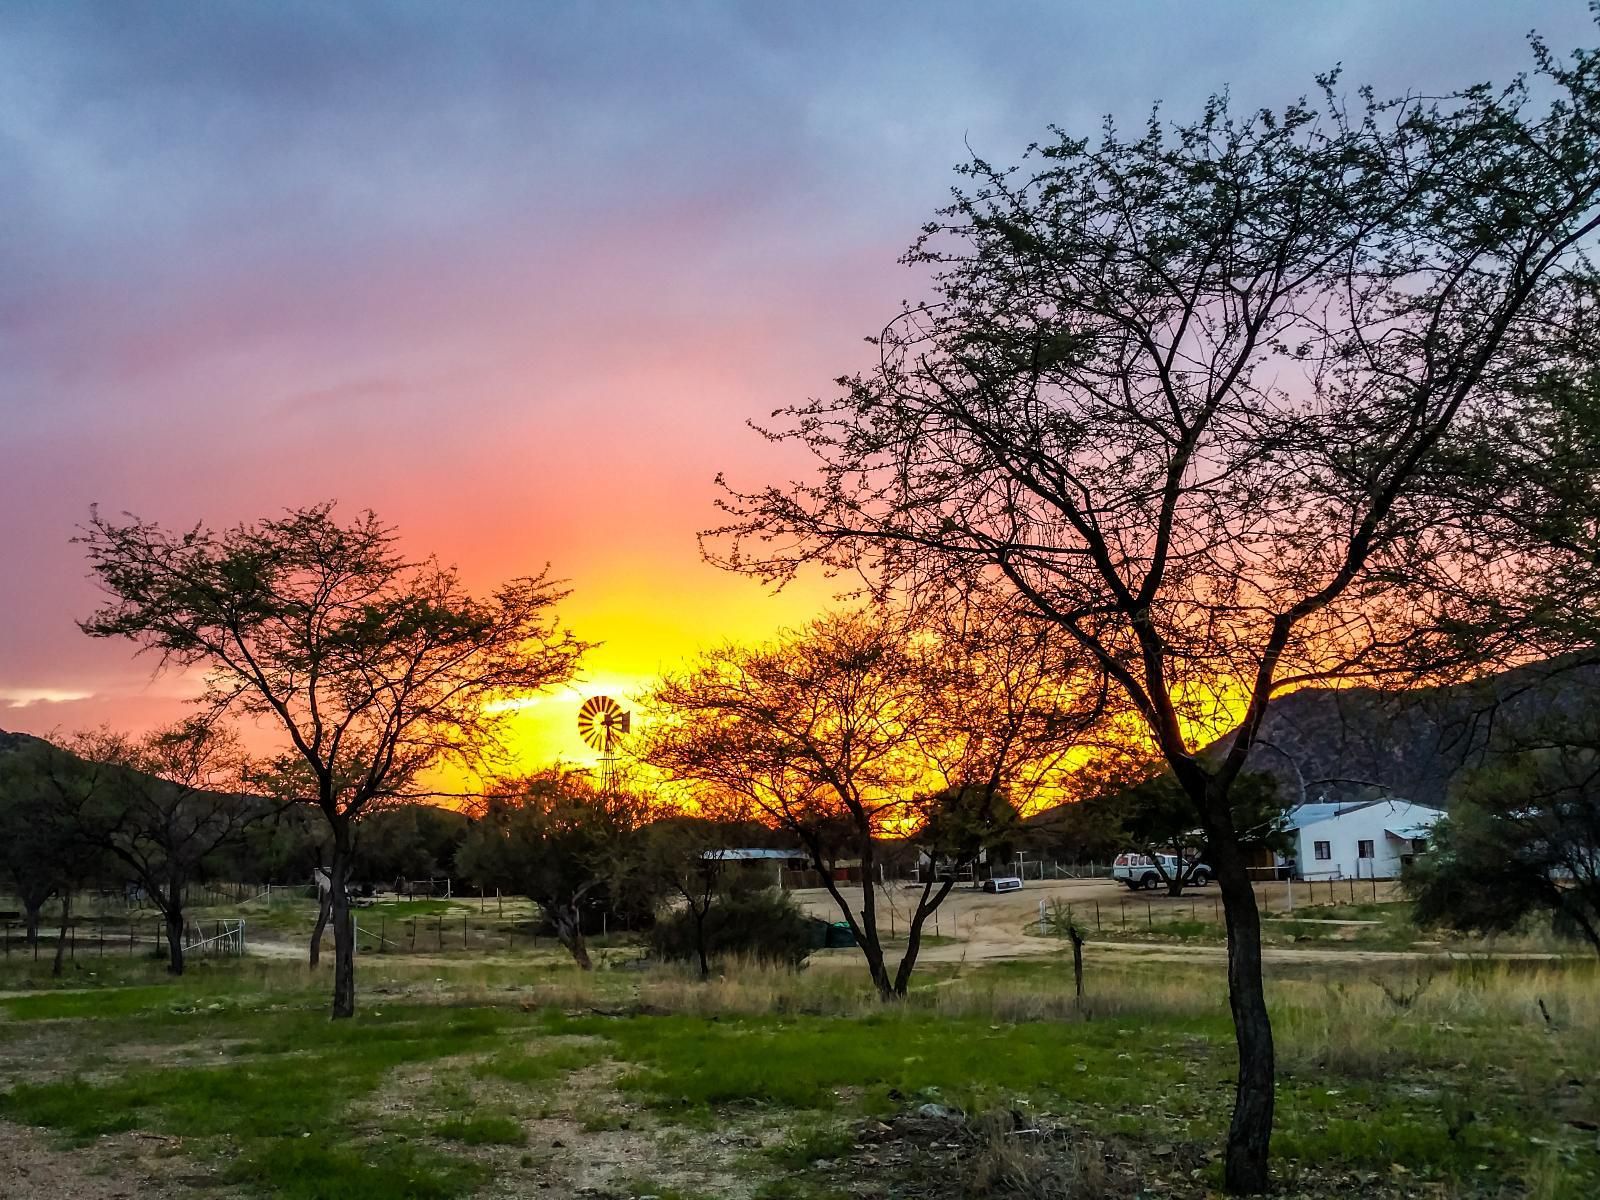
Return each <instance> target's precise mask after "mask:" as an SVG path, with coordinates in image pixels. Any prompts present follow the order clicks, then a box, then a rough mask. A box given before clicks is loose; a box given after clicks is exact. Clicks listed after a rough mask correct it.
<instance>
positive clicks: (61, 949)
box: [50, 888, 72, 976]
mask: <svg viewBox="0 0 1600 1200" xmlns="http://www.w3.org/2000/svg"><path fill="white" fill-rule="evenodd" d="M71 921H72V889H71V888H63V889H62V892H61V931H60V932H59V933H58V934H57V935H56V960H55V962H54V963H53V964H51V967H50V974H52V975H55V976H59V975H60V974H61V956H62V955H63V954H65V953H66V952H67V927H68V925H70V924H71Z"/></svg>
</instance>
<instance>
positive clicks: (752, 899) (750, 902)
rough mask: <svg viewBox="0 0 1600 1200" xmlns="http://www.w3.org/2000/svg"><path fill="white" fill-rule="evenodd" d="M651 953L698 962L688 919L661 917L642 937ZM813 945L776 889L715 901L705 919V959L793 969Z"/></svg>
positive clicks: (804, 921)
mask: <svg viewBox="0 0 1600 1200" xmlns="http://www.w3.org/2000/svg"><path fill="white" fill-rule="evenodd" d="M647 942H648V944H649V946H650V949H651V952H652V953H654V954H656V955H657V956H658V957H660V958H664V959H671V960H676V961H681V962H696V961H698V959H699V946H698V945H697V931H696V928H695V921H694V916H693V914H692V913H690V912H688V911H687V910H683V909H679V910H676V911H674V912H672V913H671V914H669V915H667V916H664V917H662V918H661V919H660V920H658V921H657V922H656V924H655V927H654V928H653V929H652V930H651V931H650V932H649V934H648V935H647ZM812 945H813V939H812V931H811V922H810V920H809V919H808V918H807V917H806V915H805V914H804V913H803V912H801V911H800V908H799V906H798V905H796V904H795V902H794V901H793V900H791V899H790V898H789V896H788V895H787V894H786V893H784V892H781V891H777V890H776V889H771V888H769V889H767V890H765V891H754V892H744V893H737V894H733V895H727V894H724V895H720V896H718V897H717V898H716V900H715V901H714V902H713V903H712V905H711V907H710V909H709V910H708V911H707V912H706V916H705V951H706V957H707V958H708V959H721V958H729V957H744V958H753V959H757V960H760V961H763V962H777V963H786V964H788V965H791V966H794V965H798V964H799V963H801V962H803V961H804V960H805V957H806V955H807V954H808V953H810V951H811V947H812Z"/></svg>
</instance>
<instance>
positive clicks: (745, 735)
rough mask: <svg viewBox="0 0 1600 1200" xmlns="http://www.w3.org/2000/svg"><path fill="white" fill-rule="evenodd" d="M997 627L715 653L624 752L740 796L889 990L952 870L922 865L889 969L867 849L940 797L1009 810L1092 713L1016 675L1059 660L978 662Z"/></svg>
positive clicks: (898, 618)
mask: <svg viewBox="0 0 1600 1200" xmlns="http://www.w3.org/2000/svg"><path fill="white" fill-rule="evenodd" d="M1007 632H1008V630H1007V628H1005V627H988V628H987V630H986V631H985V633H984V634H983V636H982V637H980V636H979V635H978V633H977V632H976V628H975V627H974V628H973V629H971V630H969V631H967V632H966V633H964V634H959V635H957V634H953V633H952V632H951V630H949V629H948V628H946V629H943V630H941V629H940V628H938V627H937V626H935V627H934V628H931V629H930V628H928V627H926V626H924V627H921V628H919V627H918V626H916V625H913V624H910V623H909V622H908V620H907V619H906V618H905V617H904V616H903V615H900V614H894V613H890V612H886V611H877V610H869V611H864V612H856V613H844V614H838V615H834V616H830V617H826V618H823V619H820V620H817V621H813V622H812V623H811V624H810V625H808V626H806V627H805V628H804V629H802V630H800V631H799V632H797V633H794V634H791V635H788V636H786V637H784V638H782V639H780V640H779V641H777V642H775V643H773V644H770V645H766V646H760V647H737V646H726V647H722V648H720V649H718V650H713V651H710V652H708V653H706V654H704V655H702V656H701V658H700V660H699V662H698V663H697V664H696V665H695V666H694V667H693V668H692V669H691V670H689V671H688V672H686V673H683V674H680V675H670V676H667V677H666V678H665V679H663V680H662V682H661V683H660V684H659V685H658V686H657V687H656V689H655V690H654V692H652V694H651V696H650V699H649V703H650V705H651V707H652V708H653V709H654V710H655V711H656V713H657V714H658V719H657V720H656V721H654V722H653V723H652V725H651V727H650V729H649V732H648V734H647V737H646V739H645V741H644V743H643V745H642V746H641V747H640V749H639V753H640V756H641V757H642V758H643V759H644V760H645V761H647V762H649V763H650V764H652V765H653V766H655V767H657V768H658V769H660V770H662V771H664V772H665V773H666V774H667V775H668V776H670V777H671V778H673V779H676V780H680V781H685V782H688V783H691V784H698V785H700V786H701V787H703V788H705V789H707V790H709V791H711V792H712V793H714V794H720V795H731V796H736V797H739V798H740V799H741V800H743V801H744V802H745V803H747V804H749V805H751V806H752V807H753V808H754V809H755V810H756V811H759V812H761V813H762V814H764V815H765V817H766V819H768V820H770V821H771V822H773V823H774V824H776V825H777V826H778V827H779V828H781V829H784V830H786V831H787V832H788V833H789V834H791V835H792V836H793V837H794V838H795V839H796V840H797V841H798V842H799V843H800V845H801V846H802V847H803V848H804V850H805V852H806V855H807V856H808V857H809V858H810V859H811V863H812V865H813V867H815V869H816V870H817V872H818V873H819V874H820V875H821V877H822V883H823V886H824V887H825V888H827V890H828V892H829V894H830V895H831V896H832V897H833V900H834V903H835V904H836V905H837V906H838V908H839V911H840V914H841V915H842V916H843V917H844V919H845V921H846V923H847V924H848V925H849V926H850V929H851V932H852V933H853V934H854V936H855V939H856V944H857V945H858V946H859V947H860V948H861V952H862V954H863V956H864V957H865V958H866V960H867V970H868V974H869V975H870V976H871V978H872V982H873V985H874V986H875V987H876V988H877V989H878V993H879V995H880V996H882V997H884V998H885V999H887V998H890V997H893V996H903V995H904V994H905V993H906V990H907V988H908V987H909V985H910V979H911V974H912V971H913V970H914V969H915V966H916V960H917V954H918V950H919V947H920V936H921V931H922V928H923V926H924V924H925V923H926V922H927V920H928V919H929V918H930V917H931V916H932V914H933V913H934V912H935V911H936V910H937V909H938V907H939V905H940V904H941V903H942V902H943V901H944V899H945V897H946V896H947V895H948V894H949V892H950V888H951V886H952V884H953V875H946V876H945V877H943V878H939V877H938V876H937V874H936V873H934V872H930V873H929V875H928V877H927V878H926V879H925V880H924V881H923V886H922V888H921V889H920V892H919V894H918V897H917V902H916V906H915V909H914V911H913V912H912V914H911V921H910V928H909V938H908V941H907V945H906V950H905V952H904V954H903V955H902V957H901V960H900V963H899V966H898V968H897V969H896V970H895V971H894V973H893V974H891V973H890V970H889V967H888V963H887V960H886V957H885V954H884V950H883V944H882V936H881V935H882V930H881V925H880V920H879V911H878V908H879V896H878V893H877V889H876V888H875V886H874V884H875V882H876V876H877V874H878V865H879V842H880V840H881V839H882V838H884V837H886V836H889V835H892V834H897V833H900V834H903V833H910V832H913V831H915V830H916V829H917V828H919V827H920V826H922V825H924V824H926V823H927V822H928V821H929V820H930V819H938V820H940V821H944V820H946V815H947V809H948V807H949V806H948V805H947V803H946V801H945V799H941V797H948V795H950V794H955V795H959V796H960V797H962V798H963V803H962V805H961V811H962V813H963V814H964V816H965V817H966V818H968V819H969V821H970V820H971V819H972V818H975V817H977V816H980V815H983V814H988V815H989V816H1004V815H1007V814H1009V813H1010V811H1011V810H1010V808H1009V806H1007V805H1006V804H1004V803H1003V802H1002V800H1001V798H1002V796H1003V794H1004V793H1005V791H1006V789H1007V788H1008V787H1011V786H1014V785H1016V783H1017V780H1018V779H1019V778H1020V777H1023V776H1025V775H1026V774H1027V771H1028V769H1029V768H1031V767H1033V766H1036V765H1037V763H1038V762H1039V761H1041V760H1048V759H1049V758H1050V757H1051V756H1052V755H1056V754H1059V752H1060V750H1061V746H1062V743H1063V742H1064V741H1070V740H1071V739H1072V737H1073V736H1074V735H1075V734H1076V733H1078V732H1079V731H1080V730H1081V727H1082V725H1083V724H1085V723H1087V721H1088V720H1089V719H1091V718H1090V716H1089V715H1088V714H1085V713H1083V712H1081V711H1076V712H1075V711H1074V710H1073V709H1072V708H1071V704H1072V703H1077V704H1079V705H1081V704H1082V702H1083V694H1084V693H1083V692H1082V691H1081V690H1080V691H1077V692H1074V691H1072V690H1070V689H1069V688H1065V687H1062V686H1060V685H1059V684H1057V685H1054V686H1052V687H1049V688H1045V687H1039V688H1034V687H1032V686H1031V685H1030V684H1029V682H1028V681H1030V680H1035V679H1037V678H1038V677H1040V676H1041V675H1049V676H1051V677H1052V678H1054V679H1057V680H1059V679H1061V678H1063V677H1064V676H1068V675H1069V674H1070V672H1068V671H1067V670H1066V668H1065V664H1060V663H1058V664H1055V665H1054V666H1035V667H1032V668H1030V670H1029V671H1021V670H1018V669H1016V667H1017V664H1015V663H1013V664H1011V665H1010V666H1009V667H1008V668H1006V669H1001V668H1000V666H999V665H997V662H995V661H991V662H989V663H987V665H985V664H984V663H983V662H982V658H981V656H982V655H985V654H989V653H991V652H994V651H995V650H996V648H997V645H998V641H997V639H1002V638H1004V637H1005V636H1006V634H1007ZM1009 633H1010V634H1011V635H1012V636H1013V637H1017V636H1018V631H1017V630H1016V629H1015V628H1014V627H1012V628H1010V629H1009ZM1020 644H1022V645H1028V646H1033V647H1034V649H1035V651H1036V652H1038V651H1040V648H1042V647H1046V646H1048V645H1050V643H1049V641H1048V639H1046V640H1045V641H1042V642H1030V641H1029V639H1028V638H1027V637H1026V636H1022V637H1021V638H1020ZM1091 695H1092V693H1091ZM1092 710H1093V704H1092V703H1091V705H1090V712H1091V713H1092ZM1068 714H1072V716H1073V717H1075V718H1076V719H1069V716H1068ZM930 784H943V785H944V786H943V788H939V787H937V786H936V787H933V788H930V787H929V785H930ZM952 827H953V826H952ZM966 833H967V834H968V835H971V834H972V833H973V831H972V830H971V829H970V827H969V828H968V829H967V830H966ZM979 840H981V839H976V838H974V837H972V836H967V837H966V838H964V839H963V840H962V841H961V844H960V847H959V853H961V854H963V855H964V854H966V853H968V852H969V851H970V852H971V853H972V854H976V853H977V849H976V846H977V842H978V841H979ZM950 844H951V846H954V845H955V843H954V842H953V841H952V842H951V843H950ZM846 859H850V860H853V869H854V870H855V871H856V872H857V873H858V874H859V877H860V883H861V907H860V909H859V911H858V910H857V909H856V908H855V906H854V905H852V904H851V902H850V900H849V899H848V898H847V897H846V896H845V894H844V890H843V889H842V888H841V886H840V883H839V881H838V879H837V874H838V868H839V867H840V865H841V862H842V861H843V860H846ZM965 861H967V860H966V859H963V862H965Z"/></svg>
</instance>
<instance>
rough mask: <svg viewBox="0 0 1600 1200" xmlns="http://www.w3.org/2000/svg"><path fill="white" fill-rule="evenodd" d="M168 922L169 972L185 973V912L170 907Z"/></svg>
mask: <svg viewBox="0 0 1600 1200" xmlns="http://www.w3.org/2000/svg"><path fill="white" fill-rule="evenodd" d="M164 915H165V917H166V922H167V974H169V975H182V974H183V913H182V912H181V911H179V910H174V909H170V908H169V909H168V910H167V911H166V913H165V914H164Z"/></svg>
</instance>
